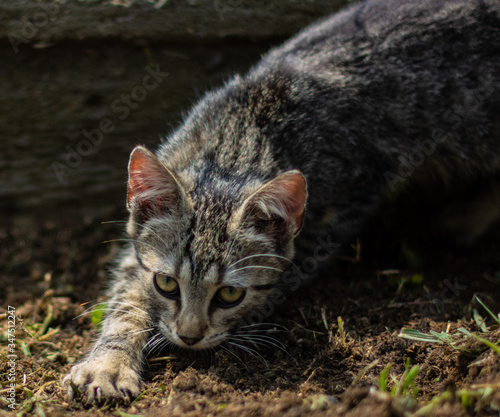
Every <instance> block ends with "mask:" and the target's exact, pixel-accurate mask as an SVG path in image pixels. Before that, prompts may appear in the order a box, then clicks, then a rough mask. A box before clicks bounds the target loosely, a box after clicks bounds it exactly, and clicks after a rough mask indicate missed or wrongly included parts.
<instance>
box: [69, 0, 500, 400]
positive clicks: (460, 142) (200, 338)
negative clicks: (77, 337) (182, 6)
mask: <svg viewBox="0 0 500 417" xmlns="http://www.w3.org/2000/svg"><path fill="white" fill-rule="evenodd" d="M499 14H500V3H499V2H498V1H497V0H420V1H412V2H407V1H404V0H368V1H365V2H361V3H359V4H355V5H352V6H351V7H349V8H347V9H345V10H344V11H341V12H340V13H338V14H336V15H335V16H333V17H331V18H329V19H326V20H325V21H323V22H320V23H319V24H317V25H314V26H312V27H311V28H309V29H307V30H305V31H303V32H302V33H300V34H299V35H298V36H296V37H295V38H293V39H292V40H290V41H289V42H287V43H285V44H284V45H283V46H282V47H279V48H277V49H275V50H273V51H271V52H270V53H269V54H268V55H267V56H265V57H264V58H263V60H262V61H261V62H260V63H259V64H258V65H257V66H256V67H255V68H253V69H252V70H251V71H250V72H249V74H247V75H245V76H237V77H234V78H233V79H231V80H230V81H229V82H227V83H226V84H225V85H224V86H223V87H222V88H220V89H218V90H216V91H214V92H211V93H208V94H207V95H206V96H205V97H204V98H203V99H202V100H201V101H200V103H199V104H198V105H196V106H195V107H194V108H193V109H192V110H191V112H190V113H189V114H188V116H187V117H186V119H185V122H184V124H183V125H182V126H181V127H179V128H178V130H177V131H175V132H174V133H173V134H172V135H171V137H169V138H168V139H167V140H166V141H165V142H164V143H162V145H161V146H160V148H159V149H158V151H157V152H156V153H155V154H152V153H150V152H149V151H147V150H146V149H144V148H142V147H138V148H136V149H135V150H134V152H133V153H132V156H131V161H130V165H129V192H128V200H127V202H128V208H129V210H130V221H129V224H128V227H127V230H128V233H129V235H130V238H131V243H130V247H129V248H128V249H127V250H126V251H125V252H124V254H123V261H122V264H121V267H120V268H118V270H117V271H116V277H115V281H114V283H113V285H112V288H111V290H110V303H109V306H110V308H109V310H108V313H107V316H106V319H105V321H104V327H103V330H102V334H101V336H100V338H99V340H98V341H97V342H96V344H95V346H94V348H93V349H92V351H91V352H90V353H89V354H88V355H87V357H86V358H84V359H83V361H82V362H81V363H79V364H77V365H76V366H75V367H74V368H73V369H72V371H71V374H70V375H68V376H67V377H66V379H65V383H66V384H67V385H68V387H69V392H70V394H71V393H73V394H74V390H73V388H72V385H71V384H70V382H72V383H73V387H74V386H77V387H79V389H80V390H82V391H83V393H84V398H86V399H87V400H88V401H94V400H96V399H98V398H99V397H101V398H122V397H127V396H134V395H136V394H137V393H138V392H139V383H140V382H139V381H140V378H139V373H140V369H141V367H142V365H141V364H142V362H143V360H144V358H145V356H146V354H147V353H148V352H149V351H154V350H157V349H160V348H161V347H162V346H165V345H168V344H174V345H178V346H181V347H185V348H190V349H207V348H212V347H215V346H217V345H219V344H220V343H222V342H224V341H225V340H228V338H229V337H230V335H231V332H232V330H233V329H234V328H235V326H237V325H238V324H239V323H241V320H242V319H243V318H244V317H246V316H247V315H248V314H250V313H251V312H252V311H254V310H255V309H256V308H258V307H259V306H262V305H263V304H264V303H265V302H266V300H268V297H270V296H273V294H275V293H274V292H273V290H274V288H275V287H276V285H277V284H283V283H286V284H287V285H289V286H290V287H291V288H292V289H296V288H297V287H299V286H300V285H301V281H302V280H303V278H302V275H297V276H298V277H299V278H297V276H290V275H286V276H283V275H281V273H282V271H284V270H285V269H286V268H287V267H288V266H289V265H290V261H291V260H292V258H294V256H295V258H296V259H297V262H296V263H297V264H298V265H301V264H302V262H301V260H302V259H305V257H307V256H311V254H316V252H318V251H316V250H315V247H316V246H317V243H314V242H321V245H322V246H321V248H320V249H322V250H326V253H327V254H328V253H329V249H330V248H333V247H336V245H338V244H339V243H343V242H346V241H348V240H349V239H350V238H352V237H353V236H355V234H356V233H357V232H358V231H359V230H360V228H361V227H362V226H363V224H364V223H365V222H366V221H367V219H368V218H369V216H370V215H371V214H372V213H373V212H374V211H375V210H376V209H377V207H378V205H379V203H380V201H381V199H382V197H383V196H384V195H387V194H388V193H389V194H390V193H391V192H397V191H398V190H399V189H400V188H401V187H404V186H405V185H406V184H408V183H411V182H414V183H415V182H417V183H420V184H426V185H430V184H432V183H436V182H438V183H445V184H449V183H453V181H462V182H466V181H468V180H471V179H474V178H477V176H478V175H481V176H488V175H493V176H494V175H498V172H499V168H500V139H499V132H500V125H499V122H498V111H499V109H500V52H499V51H500V17H499ZM306 183H307V186H306ZM306 200H307V201H306ZM301 229H302V231H301V232H300V234H299V231H300V230H301ZM297 235H298V237H297ZM324 245H326V249H325V246H324ZM318 254H319V252H318ZM318 257H319V255H318ZM321 258H324V256H321ZM158 276H162V277H167V278H168V277H171V278H172V279H174V280H175V283H174V284H177V285H178V287H175V285H174V287H173V288H174V290H172V291H170V292H162V291H163V290H161V288H160V287H159V286H158V285H159V284H158V281H155V277H158ZM280 277H282V278H281V279H280ZM167 278H165V279H167ZM169 279H170V278H169ZM155 282H156V284H155ZM165 282H169V283H172V281H171V280H170V281H168V280H166V281H165ZM224 287H234V288H237V289H243V290H244V297H243V298H242V299H240V300H239V302H238V303H234V305H228V304H221V303H220V292H219V291H220V290H221V288H224ZM159 288H160V289H159ZM168 288H170V287H168ZM228 293H229V294H232V293H231V291H229V292H228ZM218 294H219V295H218ZM218 297H219V298H218Z"/></svg>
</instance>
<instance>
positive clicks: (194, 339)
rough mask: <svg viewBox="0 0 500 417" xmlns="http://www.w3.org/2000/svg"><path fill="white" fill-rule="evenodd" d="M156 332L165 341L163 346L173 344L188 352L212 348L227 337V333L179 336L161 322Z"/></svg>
mask: <svg viewBox="0 0 500 417" xmlns="http://www.w3.org/2000/svg"><path fill="white" fill-rule="evenodd" d="M158 330H159V334H161V337H162V338H164V339H165V340H166V343H165V345H169V344H173V345H175V346H177V347H180V348H184V349H189V350H205V349H211V348H214V347H216V346H218V345H220V344H221V343H222V342H224V340H226V338H227V336H228V332H227V331H223V332H217V333H213V334H206V335H201V336H185V335H182V334H181V335H179V334H178V333H177V332H175V331H173V330H172V329H171V328H170V326H168V325H167V324H166V323H164V322H163V321H160V323H159V326H158Z"/></svg>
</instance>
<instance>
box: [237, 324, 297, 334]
mask: <svg viewBox="0 0 500 417" xmlns="http://www.w3.org/2000/svg"><path fill="white" fill-rule="evenodd" d="M259 326H271V327H278V328H281V329H283V330H285V331H287V332H290V330H289V329H288V328H287V327H285V326H282V325H281V324H276V323H252V324H248V325H246V326H241V327H240V329H247V328H256V327H259ZM269 330H272V329H269Z"/></svg>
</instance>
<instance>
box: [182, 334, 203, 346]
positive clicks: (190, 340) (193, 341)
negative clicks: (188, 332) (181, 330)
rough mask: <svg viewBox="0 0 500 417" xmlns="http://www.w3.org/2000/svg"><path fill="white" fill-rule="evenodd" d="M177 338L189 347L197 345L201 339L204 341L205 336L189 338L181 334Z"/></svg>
mask: <svg viewBox="0 0 500 417" xmlns="http://www.w3.org/2000/svg"><path fill="white" fill-rule="evenodd" d="M177 336H179V339H181V340H182V341H183V342H184V343H185V344H186V345H188V346H193V345H196V343H198V342H199V341H200V340H201V339H203V336H202V337H189V336H181V335H180V334H178V335H177Z"/></svg>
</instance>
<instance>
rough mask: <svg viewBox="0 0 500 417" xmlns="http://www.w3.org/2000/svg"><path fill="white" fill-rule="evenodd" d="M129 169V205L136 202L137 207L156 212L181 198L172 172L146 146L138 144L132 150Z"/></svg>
mask: <svg viewBox="0 0 500 417" xmlns="http://www.w3.org/2000/svg"><path fill="white" fill-rule="evenodd" d="M128 170H129V179H128V196H127V202H128V204H129V206H131V205H132V204H134V205H135V208H139V209H141V210H148V211H150V212H153V213H154V212H159V211H161V210H163V209H165V208H166V206H168V205H172V204H173V203H175V202H176V200H177V199H178V198H179V187H178V185H177V182H176V181H175V179H174V178H173V177H172V174H171V173H170V172H169V171H168V170H167V169H166V168H165V167H164V166H163V165H162V164H161V162H160V161H158V159H157V158H156V156H154V155H153V154H152V153H151V152H149V151H148V150H147V149H146V148H143V147H142V146H138V147H136V148H135V149H134V150H133V151H132V154H131V155H130V162H129V166H128Z"/></svg>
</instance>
